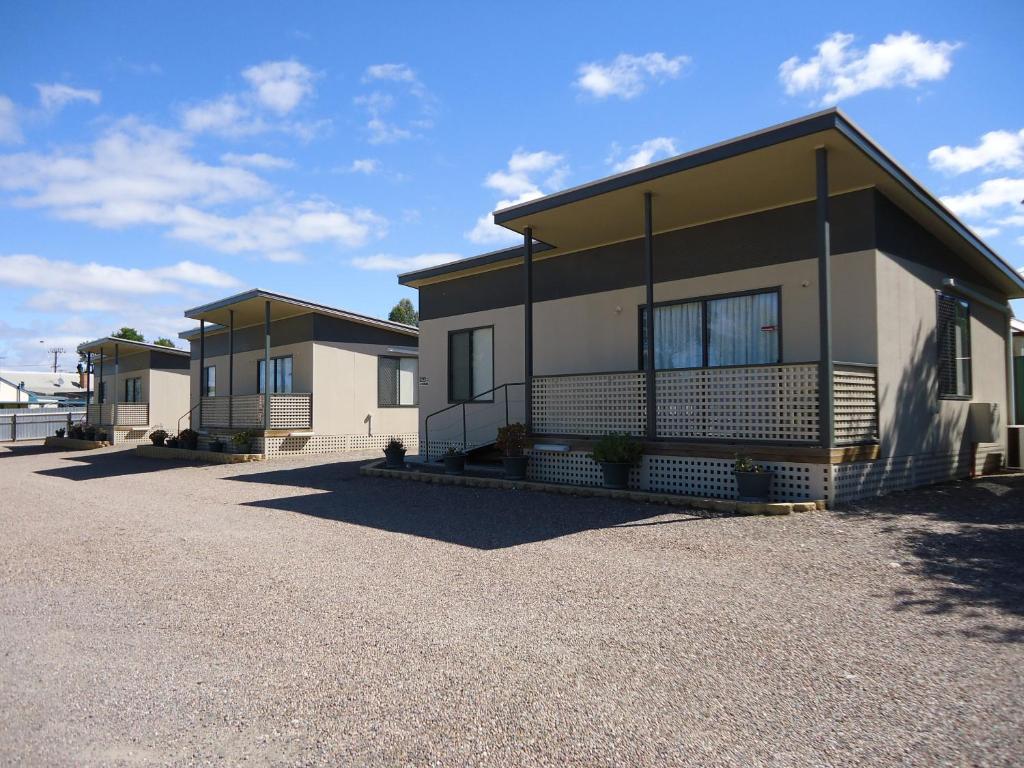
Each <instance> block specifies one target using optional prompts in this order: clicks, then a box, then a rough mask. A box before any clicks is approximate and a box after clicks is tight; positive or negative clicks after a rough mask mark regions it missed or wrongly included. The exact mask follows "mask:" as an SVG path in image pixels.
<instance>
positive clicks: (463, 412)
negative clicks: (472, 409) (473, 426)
mask: <svg viewBox="0 0 1024 768" xmlns="http://www.w3.org/2000/svg"><path fill="white" fill-rule="evenodd" d="M467 442H468V441H467V438H466V404H465V403H463V404H462V451H463V453H465V452H466V451H468V450H469V445H468V444H467Z"/></svg>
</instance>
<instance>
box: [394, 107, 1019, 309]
mask: <svg viewBox="0 0 1024 768" xmlns="http://www.w3.org/2000/svg"><path fill="white" fill-rule="evenodd" d="M818 147H825V148H827V149H828V153H829V194H830V195H838V194H843V193H846V192H852V191H855V190H859V189H866V188H870V187H875V188H878V189H879V190H880V191H881V192H883V193H884V194H885V195H886V196H887V197H888V198H889V199H890V200H892V201H893V202H894V203H896V204H897V205H898V206H900V207H901V208H902V209H903V210H904V211H905V212H907V213H908V214H909V215H910V216H911V217H913V218H914V219H915V220H917V221H918V222H919V223H921V224H922V226H924V227H925V228H926V229H928V230H929V231H931V232H932V233H933V234H934V235H936V236H937V237H938V238H939V239H940V240H942V241H943V242H944V243H945V244H946V245H947V246H948V247H950V249H951V250H953V251H954V252H956V253H957V254H958V255H960V256H961V257H962V258H964V259H965V260H966V261H968V262H970V263H973V264H975V265H976V266H978V267H979V269H980V271H981V272H982V273H983V274H986V275H988V276H989V277H990V278H991V280H992V281H993V283H995V284H998V285H1001V286H1002V287H1003V288H1004V289H1005V290H1006V292H1007V294H1008V295H1010V296H1024V277H1022V276H1021V275H1020V274H1019V273H1018V272H1017V271H1016V270H1015V269H1014V268H1013V267H1012V266H1011V265H1010V264H1008V263H1007V262H1006V261H1005V260H1004V259H1003V258H1002V257H1000V256H999V255H998V254H997V253H996V252H995V251H993V250H992V249H991V248H990V247H989V246H988V245H986V244H985V243H984V242H983V241H982V240H981V239H980V238H979V237H978V236H977V235H976V234H975V233H974V232H972V231H971V230H970V229H969V228H968V227H967V226H966V225H965V224H963V222H961V221H960V220H959V219H958V218H957V217H956V215H954V214H953V213H952V212H951V211H950V210H949V209H947V208H946V207H945V206H944V205H943V204H942V203H941V202H940V201H939V200H938V199H937V198H936V197H934V196H933V195H932V194H931V193H930V192H928V191H927V190H926V189H925V188H924V186H923V185H922V184H921V183H920V182H918V181H917V180H916V179H914V178H913V177H912V176H911V175H910V174H909V173H908V172H907V171H906V170H905V169H904V168H902V167H901V166H900V165H899V164H898V163H897V162H896V161H895V160H893V159H892V158H891V157H890V156H889V155H888V154H886V153H885V152H884V151H883V150H882V149H881V148H880V147H879V146H878V145H877V144H876V143H875V142H874V141H872V140H871V139H870V138H869V137H868V136H867V134H865V133H864V132H863V131H862V130H861V129H860V128H858V127H857V126H856V125H854V123H853V122H852V121H851V120H850V119H849V118H848V117H847V116H846V115H845V114H843V113H842V112H841V111H840V110H839V109H836V108H833V109H828V110H824V111H822V112H816V113H814V114H811V115H807V116H805V117H801V118H798V119H796V120H791V121H788V122H785V123H780V124H778V125H774V126H771V127H768V128H765V129H762V130H759V131H755V132H753V133H748V134H745V135H743V136H739V137H737V138H734V139H729V140H728V141H724V142H720V143H717V144H713V145H711V146H707V147H703V148H701V149H697V150H694V151H691V152H687V153H684V154H681V155H677V156H675V157H671V158H668V159H666V160H662V161H660V162H657V163H652V164H650V165H646V166H643V167H641V168H637V169H635V170H631V171H626V172H624V173H619V174H615V175H612V176H608V177H605V178H601V179H597V180H595V181H592V182H589V183H587V184H582V185H579V186H576V187H572V188H570V189H567V190H563V191H561V192H556V193H553V194H550V195H546V196H544V197H541V198H537V199H535V200H530V201H528V202H525V203H520V204H518V205H514V206H509V207H508V208H503V209H500V210H498V211H495V212H494V214H493V216H494V222H495V224H498V225H500V226H503V227H505V228H507V229H509V230H511V231H513V232H517V233H519V234H523V233H524V232H525V230H526V228H527V227H530V228H531V229H532V231H533V236H534V238H535V239H538V240H541V241H543V242H544V243H546V244H547V248H545V249H544V250H545V252H544V253H541V254H540V255H539V258H541V259H543V258H553V257H555V256H558V255H561V254H564V253H572V252H576V251H581V250H586V249H589V248H595V247H598V246H601V245H608V244H611V243H616V242H624V241H627V240H633V239H636V238H639V237H642V236H643V213H642V205H643V203H642V195H643V193H645V192H651V193H652V196H653V200H654V204H653V212H654V216H653V219H654V231H655V233H656V234H657V233H661V232H668V231H672V230H676V229H682V228H686V227H690V226H696V225H699V224H704V223H708V222H711V221H720V220H724V219H729V218H733V217H736V216H742V215H744V214H748V213H753V212H756V211H763V210H769V209H771V208H778V207H782V206H785V205H793V204H797V203H801V202H807V201H810V200H813V199H815V196H816V194H815V172H814V154H815V153H814V150H815V149H817V148H818ZM665 201H669V202H670V204H667V205H666V204H664V202H665ZM522 252H523V248H522V246H518V247H516V248H509V249H506V250H504V251H496V252H493V253H491V254H484V256H476V257H472V258H469V259H463V260H460V261H456V262H451V263H449V264H444V265H441V266H439V267H432V268H430V269H427V270H418V271H416V272H408V273H405V274H403V275H400V276H399V282H400V283H401V284H403V285H409V286H413V287H419V286H421V285H427V284H429V283H431V282H438V281H441V280H445V279H452V278H454V277H462V276H464V275H468V274H473V273H474V272H476V271H483V270H485V269H495V268H500V267H503V266H511V265H513V264H515V263H517V262H519V261H521V260H522V255H523V253H522ZM656 258H657V256H656ZM481 260H483V261H481Z"/></svg>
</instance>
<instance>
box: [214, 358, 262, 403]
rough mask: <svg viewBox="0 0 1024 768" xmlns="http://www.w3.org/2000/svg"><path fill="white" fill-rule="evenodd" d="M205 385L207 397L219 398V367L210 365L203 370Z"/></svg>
mask: <svg viewBox="0 0 1024 768" xmlns="http://www.w3.org/2000/svg"><path fill="white" fill-rule="evenodd" d="M260 378H261V379H262V377H260ZM203 385H204V386H203V389H204V392H205V394H206V396H207V397H216V396H217V366H215V365H208V366H206V367H205V368H203Z"/></svg>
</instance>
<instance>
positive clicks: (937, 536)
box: [841, 475, 1024, 643]
mask: <svg viewBox="0 0 1024 768" xmlns="http://www.w3.org/2000/svg"><path fill="white" fill-rule="evenodd" d="M844 513H845V514H865V515H870V516H871V517H873V518H875V519H878V518H882V519H885V518H889V519H891V521H892V523H893V524H892V525H891V526H890V527H889V528H888V529H887V531H889V532H893V533H896V534H897V535H901V536H902V537H903V542H904V544H905V546H906V548H907V550H908V551H909V553H910V554H912V555H913V556H914V558H916V562H915V566H914V569H915V573H916V574H917V575H918V576H919V577H921V586H920V588H919V589H916V590H906V591H903V592H901V593H899V594H897V595H896V598H897V608H898V609H899V610H919V611H922V612H924V613H926V614H949V613H957V614H959V615H961V616H963V617H966V618H969V619H975V620H977V621H975V623H974V625H973V626H972V628H971V629H969V630H965V633H966V634H968V635H970V636H973V637H978V638H981V639H986V640H993V641H1001V642H1009V643H1020V642H1024V624H1022V622H1021V620H1022V619H1024V475H1005V476H990V477H984V478H981V479H978V480H975V481H965V482H959V483H950V484H946V485H941V486H933V487H931V488H922V489H918V490H915V491H908V492H905V493H894V494H890V495H888V496H884V497H882V498H880V499H876V500H872V501H871V502H869V503H864V502H862V503H861V504H857V505H851V506H850V507H848V508H847V509H845V510H842V511H841V514H844ZM982 608H988V609H995V610H996V611H998V612H999V613H1001V614H1003V615H1004V617H1005V618H1006V619H1008V620H1009V621H1007V622H1006V623H1005V624H1002V625H997V624H994V623H992V622H986V621H984V620H978V619H979V618H980V617H982V616H984V614H981V613H980V611H979V609H982Z"/></svg>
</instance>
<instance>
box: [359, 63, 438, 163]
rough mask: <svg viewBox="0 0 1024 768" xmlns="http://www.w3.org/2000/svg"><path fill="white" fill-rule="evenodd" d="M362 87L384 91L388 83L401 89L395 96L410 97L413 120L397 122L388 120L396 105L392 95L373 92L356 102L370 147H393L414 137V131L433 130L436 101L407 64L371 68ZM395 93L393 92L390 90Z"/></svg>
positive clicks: (383, 92) (365, 74)
mask: <svg viewBox="0 0 1024 768" xmlns="http://www.w3.org/2000/svg"><path fill="white" fill-rule="evenodd" d="M363 82H364V83H376V84H378V85H382V87H386V85H387V84H388V83H397V84H398V85H399V86H401V87H400V88H399V89H398V91H397V92H398V93H403V92H404V93H406V94H408V95H411V96H412V97H413V101H414V104H415V108H414V112H415V116H409V117H406V118H405V119H404V120H401V121H398V120H395V119H393V118H392V117H390V115H392V114H393V113H394V112H395V111H396V106H397V105H398V101H397V100H396V98H395V95H394V94H393V93H387V92H385V91H381V90H376V91H372V92H371V93H368V94H363V95H361V96H357V97H356V98H355V104H356V105H357V106H360V107H362V108H363V109H365V110H366V112H367V116H368V118H367V121H366V130H367V132H368V134H369V142H370V143H371V144H393V143H395V142H398V141H404V140H406V139H411V138H413V137H414V136H416V130H422V129H426V128H431V127H433V115H434V113H435V110H436V105H437V99H436V98H435V97H434V95H433V94H432V93H431V92H430V91H429V90H427V87H426V86H425V85H424V84H423V83H422V82H421V81H420V79H419V76H418V75H417V74H416V71H415V70H414V69H412V68H411V67H409V66H408V65H406V64H372V65H370V66H369V67H367V68H366V71H365V72H364V73H363ZM392 90H393V91H394V90H395V89H394V88H392Z"/></svg>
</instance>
